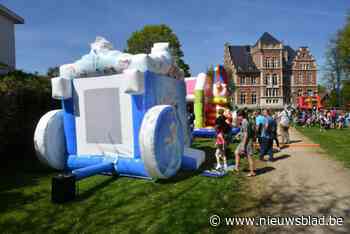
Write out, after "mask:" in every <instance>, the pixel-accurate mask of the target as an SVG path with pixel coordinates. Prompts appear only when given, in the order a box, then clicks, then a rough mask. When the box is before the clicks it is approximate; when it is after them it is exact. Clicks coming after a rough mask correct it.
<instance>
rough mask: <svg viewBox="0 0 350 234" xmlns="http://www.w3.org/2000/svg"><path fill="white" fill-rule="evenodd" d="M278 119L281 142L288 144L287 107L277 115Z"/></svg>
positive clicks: (288, 118) (288, 117) (288, 120)
mask: <svg viewBox="0 0 350 234" xmlns="http://www.w3.org/2000/svg"><path fill="white" fill-rule="evenodd" d="M278 118H279V119H280V132H281V137H282V144H289V143H290V140H289V123H290V118H291V117H290V116H289V112H288V110H287V109H284V110H283V111H282V112H281V113H280V114H279V116H278Z"/></svg>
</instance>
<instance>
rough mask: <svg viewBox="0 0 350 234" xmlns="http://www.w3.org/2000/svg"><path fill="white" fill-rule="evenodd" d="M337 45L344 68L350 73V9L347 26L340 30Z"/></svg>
mask: <svg viewBox="0 0 350 234" xmlns="http://www.w3.org/2000/svg"><path fill="white" fill-rule="evenodd" d="M337 47H338V50H339V55H340V60H341V62H342V66H343V69H344V70H345V71H346V72H347V73H350V11H349V13H348V16H347V19H346V23H345V26H344V27H343V28H342V29H341V30H340V31H339V39H338V42H337Z"/></svg>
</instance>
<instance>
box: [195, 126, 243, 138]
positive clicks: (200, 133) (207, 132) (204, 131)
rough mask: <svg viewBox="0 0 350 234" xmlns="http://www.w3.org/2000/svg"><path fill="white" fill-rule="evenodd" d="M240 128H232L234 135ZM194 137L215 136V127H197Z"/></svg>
mask: <svg viewBox="0 0 350 234" xmlns="http://www.w3.org/2000/svg"><path fill="white" fill-rule="evenodd" d="M239 130H240V129H239V128H232V130H231V133H232V135H233V136H235V135H237V134H238V133H239ZM192 136H193V137H203V138H214V137H216V132H215V129H214V128H195V129H194V130H193V132H192Z"/></svg>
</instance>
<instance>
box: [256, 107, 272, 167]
mask: <svg viewBox="0 0 350 234" xmlns="http://www.w3.org/2000/svg"><path fill="white" fill-rule="evenodd" d="M263 115H264V117H265V123H264V125H263V128H262V131H261V143H260V155H259V158H260V160H264V156H265V155H266V154H267V155H269V161H271V162H272V161H273V134H272V127H273V120H272V118H271V116H270V111H269V110H268V109H265V110H264V111H263Z"/></svg>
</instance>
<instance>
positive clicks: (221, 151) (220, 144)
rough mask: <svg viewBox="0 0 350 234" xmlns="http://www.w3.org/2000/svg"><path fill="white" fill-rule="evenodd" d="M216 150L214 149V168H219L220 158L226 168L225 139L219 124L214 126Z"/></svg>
mask: <svg viewBox="0 0 350 234" xmlns="http://www.w3.org/2000/svg"><path fill="white" fill-rule="evenodd" d="M215 145H216V151H215V157H216V163H217V165H216V168H215V169H217V170H218V169H220V168H221V164H220V159H222V160H223V161H224V169H225V170H226V169H227V161H226V155H225V151H226V141H225V137H224V131H223V129H222V127H221V126H217V127H216V142H215Z"/></svg>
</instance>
